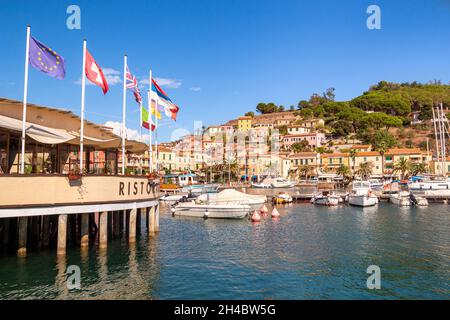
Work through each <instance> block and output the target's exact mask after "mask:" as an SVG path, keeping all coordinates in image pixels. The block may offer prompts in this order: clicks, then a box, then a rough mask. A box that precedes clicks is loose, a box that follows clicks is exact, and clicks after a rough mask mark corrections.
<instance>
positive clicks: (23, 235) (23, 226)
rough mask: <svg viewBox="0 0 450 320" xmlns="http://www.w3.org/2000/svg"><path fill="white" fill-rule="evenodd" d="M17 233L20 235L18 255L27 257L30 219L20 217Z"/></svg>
mask: <svg viewBox="0 0 450 320" xmlns="http://www.w3.org/2000/svg"><path fill="white" fill-rule="evenodd" d="M17 232H18V233H19V235H18V236H19V242H18V247H17V255H18V256H25V255H26V254H27V233H28V217H19V225H18V229H17Z"/></svg>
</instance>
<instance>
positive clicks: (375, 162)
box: [350, 151, 383, 177]
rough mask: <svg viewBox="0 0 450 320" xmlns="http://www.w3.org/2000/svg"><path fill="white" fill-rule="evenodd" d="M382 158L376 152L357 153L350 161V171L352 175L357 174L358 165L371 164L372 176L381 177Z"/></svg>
mask: <svg viewBox="0 0 450 320" xmlns="http://www.w3.org/2000/svg"><path fill="white" fill-rule="evenodd" d="M382 160H383V159H382V157H381V154H380V153H379V152H376V151H364V152H358V153H357V154H356V155H355V157H354V158H351V159H350V163H351V169H352V171H353V172H354V173H356V172H358V170H359V168H360V165H361V164H362V163H367V162H369V163H371V164H372V176H380V177H381V176H382V175H383V168H382V166H383V162H382Z"/></svg>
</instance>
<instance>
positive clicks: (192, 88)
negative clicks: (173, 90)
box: [189, 87, 202, 92]
mask: <svg viewBox="0 0 450 320" xmlns="http://www.w3.org/2000/svg"><path fill="white" fill-rule="evenodd" d="M189 90H191V91H194V92H198V91H200V90H202V88H200V87H191V88H189Z"/></svg>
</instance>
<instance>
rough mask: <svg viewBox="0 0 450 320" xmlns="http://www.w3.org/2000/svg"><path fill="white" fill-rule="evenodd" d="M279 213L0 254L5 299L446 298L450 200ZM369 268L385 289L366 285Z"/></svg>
mask: <svg viewBox="0 0 450 320" xmlns="http://www.w3.org/2000/svg"><path fill="white" fill-rule="evenodd" d="M258 192H259V190H258ZM278 210H279V212H280V214H281V218H280V219H277V220H273V219H271V218H270V215H268V216H266V217H265V218H264V219H263V220H262V221H261V222H260V223H251V222H250V221H248V220H233V221H226V220H214V219H208V220H203V219H194V218H186V217H176V218H174V217H172V216H171V215H170V214H169V210H168V208H162V211H161V223H160V225H161V232H160V233H159V234H158V235H157V236H155V237H152V238H150V239H148V237H147V235H146V234H145V230H143V231H142V234H141V236H140V237H138V239H137V242H136V243H135V244H128V242H127V240H126V239H125V238H122V239H117V240H113V241H110V242H109V244H108V248H107V249H106V250H98V249H97V248H96V247H91V248H89V249H87V250H81V249H72V250H69V251H68V254H67V256H66V257H62V258H61V257H56V255H55V253H54V252H53V251H43V252H36V253H31V254H29V255H28V256H27V257H26V258H25V259H19V258H17V257H15V256H2V257H1V258H0V298H2V299H14V298H26V299H30V298H44V299H331V298H336V299H358V298H360V299H384V298H409V299H415V298H425V299H431V298H437V299H448V296H449V294H450V284H449V279H450V268H449V267H450V213H449V206H447V205H430V206H429V207H428V208H399V207H396V206H393V205H389V204H385V203H381V204H380V205H379V206H378V207H371V208H355V207H349V206H345V205H344V206H338V207H334V208H327V207H318V206H314V205H311V204H309V203H302V204H291V205H286V206H280V207H278ZM143 229H144V228H143ZM372 264H375V265H378V266H380V268H381V276H382V279H381V286H382V289H381V290H368V289H367V288H366V280H367V277H368V275H367V274H366V269H367V267H368V266H369V265H372ZM69 265H79V266H80V268H81V273H82V274H81V279H82V280H81V286H82V289H81V290H68V289H67V286H66V278H67V275H66V273H65V271H66V269H67V267H68V266H69Z"/></svg>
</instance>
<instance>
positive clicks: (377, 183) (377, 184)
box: [368, 179, 384, 189]
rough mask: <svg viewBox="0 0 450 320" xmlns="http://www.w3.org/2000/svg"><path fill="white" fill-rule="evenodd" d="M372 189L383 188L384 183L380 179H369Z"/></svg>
mask: <svg viewBox="0 0 450 320" xmlns="http://www.w3.org/2000/svg"><path fill="white" fill-rule="evenodd" d="M368 182H369V184H370V188H371V189H381V188H383V187H384V183H383V182H382V181H381V180H379V179H369V181H368Z"/></svg>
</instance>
